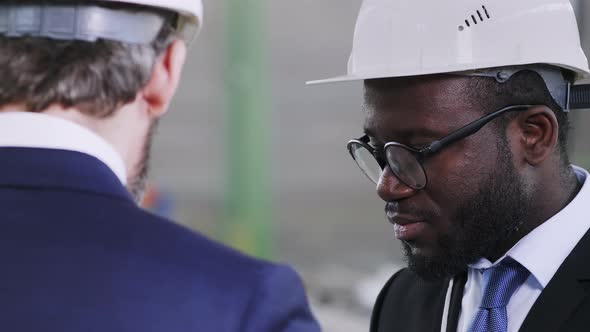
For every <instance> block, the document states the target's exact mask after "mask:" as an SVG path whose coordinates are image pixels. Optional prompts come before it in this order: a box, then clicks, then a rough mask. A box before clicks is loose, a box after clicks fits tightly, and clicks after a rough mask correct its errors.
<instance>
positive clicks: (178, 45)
mask: <svg viewBox="0 0 590 332" xmlns="http://www.w3.org/2000/svg"><path fill="white" fill-rule="evenodd" d="M185 60H186V44H185V43H184V41H182V40H180V39H176V40H174V41H173V42H172V43H171V44H170V45H169V46H168V47H167V48H166V49H165V50H164V52H163V53H162V54H161V55H160V57H159V58H157V59H156V62H155V64H154V67H153V68H152V73H151V76H150V79H149V80H148V82H147V84H146V85H145V86H144V87H143V89H142V94H143V97H144V99H145V101H146V102H147V103H148V105H149V112H150V115H151V116H154V117H159V116H162V115H163V114H164V113H166V111H167V110H168V106H169V105H170V102H171V101H172V98H173V97H174V94H175V93H176V88H177V87H178V84H179V82H180V78H181V74H182V68H183V67H184V62H185Z"/></svg>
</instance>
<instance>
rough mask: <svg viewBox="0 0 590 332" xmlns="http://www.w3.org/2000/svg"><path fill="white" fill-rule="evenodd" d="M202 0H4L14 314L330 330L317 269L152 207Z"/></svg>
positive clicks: (254, 330) (57, 323) (3, 172)
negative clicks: (312, 290) (324, 325)
mask: <svg viewBox="0 0 590 332" xmlns="http://www.w3.org/2000/svg"><path fill="white" fill-rule="evenodd" d="M201 19H202V7H201V2H200V0H171V1H156V0H127V1H106V0H103V1H93V2H90V1H56V2H52V1H46V0H44V1H41V0H39V1H20V0H19V1H10V2H7V1H4V2H2V3H1V4H0V78H1V81H0V211H2V218H0V225H1V227H0V234H1V235H0V261H1V262H2V273H1V277H0V294H1V295H0V312H1V314H0V329H1V330H2V331H14V332H17V331H22V332H24V331H27V332H33V331H35V332H37V331H53V332H58V331H59V332H81V331H88V332H90V331H97V332H98V331H100V332H107V331H108V332H123V331H129V332H140V331H141V332H149V331H154V332H156V331H157V332H171V331H175V332H180V331H182V332H188V331H207V332H223V331H225V332H230V331H250V332H264V331H266V332H276V331H289V332H296V331H301V332H303V331H305V332H307V331H319V328H318V326H317V324H316V322H315V321H314V319H313V317H312V315H311V314H310V311H309V308H308V305H307V300H306V297H305V293H304V290H303V287H302V285H301V281H300V279H299V278H298V276H297V275H296V274H295V273H294V272H293V270H291V269H290V268H288V267H285V266H281V265H274V264H271V263H267V262H263V261H259V260H255V259H253V258H249V257H246V256H243V255H241V254H239V253H237V252H235V251H233V250H231V249H229V248H226V247H224V246H222V245H219V244H216V243H214V242H212V241H210V240H208V239H206V238H205V237H203V236H201V235H199V234H195V233H192V232H190V231H188V230H187V229H185V228H183V227H180V226H178V225H176V224H174V223H172V222H170V221H168V220H165V219H162V218H159V217H156V216H154V215H151V214H150V213H147V212H145V211H143V210H142V209H140V208H139V207H138V206H137V204H136V200H137V198H138V197H139V196H140V195H141V191H142V189H143V184H144V179H145V173H146V169H147V164H148V160H147V159H148V152H149V146H150V141H151V136H152V132H153V130H154V128H155V126H156V123H157V120H158V118H160V116H162V115H163V114H164V113H165V112H166V110H167V109H168V106H169V104H170V101H171V99H172V97H173V95H174V93H175V90H176V87H177V85H178V83H179V81H180V76H181V72H182V68H183V63H184V60H185V55H186V45H185V40H190V39H191V38H192V35H194V33H195V32H196V30H197V29H198V27H199V26H200V24H201Z"/></svg>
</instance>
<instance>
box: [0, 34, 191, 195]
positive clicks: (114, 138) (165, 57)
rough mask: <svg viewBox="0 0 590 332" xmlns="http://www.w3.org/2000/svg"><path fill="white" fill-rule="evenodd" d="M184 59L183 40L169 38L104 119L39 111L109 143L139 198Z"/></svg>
mask: <svg viewBox="0 0 590 332" xmlns="http://www.w3.org/2000/svg"><path fill="white" fill-rule="evenodd" d="M185 59H186V46H185V43H184V42H183V41H182V40H179V39H177V40H175V41H173V42H172V43H171V44H170V45H169V46H168V47H167V48H166V50H165V51H164V52H163V54H162V55H161V56H160V57H159V58H158V59H157V60H156V63H155V64H154V66H153V68H152V71H151V74H150V78H149V80H148V82H147V83H146V84H145V85H144V87H143V88H142V89H141V90H140V91H138V92H137V94H136V97H135V99H134V100H133V101H131V102H129V103H127V104H125V105H121V106H120V107H119V109H117V110H116V111H115V112H114V114H113V115H112V116H109V117H107V118H99V117H93V116H90V115H87V114H85V113H83V112H81V111H80V110H77V109H75V108H64V107H62V106H61V105H51V106H50V107H48V108H47V109H45V110H43V111H42V113H45V114H49V115H52V116H56V117H60V118H63V119H66V120H69V121H72V122H75V123H77V124H79V125H81V126H84V127H86V128H88V129H90V130H91V131H93V132H94V133H96V134H98V135H99V136H101V137H102V138H104V139H105V140H106V141H107V142H109V143H110V144H111V145H112V146H113V147H114V148H115V150H116V151H117V152H118V153H119V154H120V156H121V157H122V158H123V161H124V162H125V165H126V167H127V176H128V179H127V186H128V190H129V192H130V193H131V194H132V195H133V196H134V197H135V198H136V200H138V201H139V200H140V198H141V196H142V193H143V190H144V187H145V179H146V177H147V172H148V169H149V167H148V165H149V155H150V148H151V141H152V137H153V134H154V131H155V128H156V126H157V123H158V120H159V119H160V117H161V116H163V115H164V114H165V113H166V111H167V110H168V107H169V105H170V102H171V101H172V98H173V96H174V94H175V92H176V89H177V87H178V84H179V82H180V78H181V72H182V68H183V66H184V62H185ZM3 111H11V112H15V111H23V112H24V111H25V107H24V106H23V105H22V104H18V103H16V104H11V105H5V106H4V107H0V112H3Z"/></svg>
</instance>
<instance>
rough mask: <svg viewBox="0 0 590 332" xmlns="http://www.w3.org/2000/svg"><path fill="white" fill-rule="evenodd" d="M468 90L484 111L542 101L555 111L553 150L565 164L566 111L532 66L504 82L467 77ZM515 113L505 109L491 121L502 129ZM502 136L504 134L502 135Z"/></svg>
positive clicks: (568, 124)
mask: <svg viewBox="0 0 590 332" xmlns="http://www.w3.org/2000/svg"><path fill="white" fill-rule="evenodd" d="M564 77H565V78H566V79H570V78H571V74H570V73H568V72H564ZM468 90H469V94H470V95H471V96H472V97H474V99H475V102H476V103H477V104H478V105H479V106H481V108H480V109H481V110H482V112H483V113H484V114H487V113H491V112H494V111H497V110H499V109H502V108H504V107H508V106H511V105H545V106H547V107H549V108H550V109H551V110H552V111H553V113H554V114H555V117H556V118H557V123H558V125H559V132H558V142H557V150H558V153H559V155H560V159H561V164H562V165H563V166H569V156H568V153H567V146H568V135H569V131H570V128H571V127H570V123H569V118H568V115H567V112H564V110H563V108H562V107H561V106H559V105H558V104H557V103H556V102H555V100H554V99H553V97H552V96H551V94H550V93H549V90H548V89H547V85H546V84H545V81H544V80H543V78H542V77H541V75H539V74H538V73H537V72H535V71H533V70H522V71H520V72H517V73H516V74H514V75H513V76H512V77H511V78H510V79H509V80H508V81H506V82H504V83H499V82H497V81H496V80H495V79H494V78H489V77H470V82H469V88H468ZM517 115H518V114H517V113H514V112H513V113H508V114H506V115H503V116H502V117H500V118H499V119H498V120H497V121H495V122H494V123H496V124H497V125H496V126H497V128H498V129H500V130H501V131H502V132H503V133H505V132H506V128H507V126H508V124H509V122H510V120H512V119H514V118H515V117H516V116H517ZM504 139H507V137H505V136H504Z"/></svg>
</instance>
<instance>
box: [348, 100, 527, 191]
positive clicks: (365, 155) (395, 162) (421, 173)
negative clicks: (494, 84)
mask: <svg viewBox="0 0 590 332" xmlns="http://www.w3.org/2000/svg"><path fill="white" fill-rule="evenodd" d="M531 107H533V105H514V106H509V107H506V108H503V109H501V110H499V111H495V112H493V113H490V114H487V115H485V116H483V117H481V118H479V119H477V120H475V121H473V122H471V123H470V124H467V125H465V126H463V127H461V128H460V129H457V130H455V131H454V132H452V133H451V134H449V135H447V136H445V137H443V138H441V139H438V140H436V141H434V142H432V143H430V144H428V145H427V146H426V147H424V148H422V149H416V148H413V147H411V146H407V145H405V144H401V143H398V142H389V143H387V144H385V146H384V147H383V149H379V150H377V149H375V148H374V147H372V146H370V145H369V141H370V139H369V137H368V136H367V135H365V136H363V137H361V138H359V139H355V140H351V141H350V142H348V145H347V148H348V151H349V152H350V155H351V156H352V159H354V161H355V162H356V163H357V165H358V166H359V167H360V169H361V170H362V171H363V173H365V175H366V176H367V177H368V178H369V179H370V180H371V181H373V182H374V183H375V184H377V183H378V182H379V178H380V177H381V173H382V172H383V170H384V169H385V167H386V166H389V168H391V171H392V172H393V173H394V174H395V176H397V178H398V179H399V180H400V181H401V182H403V183H404V184H405V185H407V186H408V187H410V188H413V189H416V190H419V189H423V188H425V187H426V184H427V183H428V177H427V176H426V171H425V170H424V166H423V161H424V159H425V158H427V157H429V156H432V155H433V154H435V153H437V152H439V151H440V150H442V149H443V148H444V147H446V146H448V145H450V144H453V143H454V142H457V141H459V140H461V139H464V138H466V137H468V136H471V135H473V134H475V133H477V132H478V131H479V130H480V129H481V128H483V126H485V125H486V124H488V123H489V122H490V121H492V120H493V119H495V118H497V117H498V116H500V115H502V114H504V113H507V112H510V111H523V110H527V109H529V108H531Z"/></svg>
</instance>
